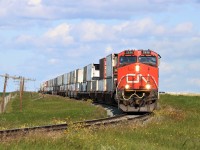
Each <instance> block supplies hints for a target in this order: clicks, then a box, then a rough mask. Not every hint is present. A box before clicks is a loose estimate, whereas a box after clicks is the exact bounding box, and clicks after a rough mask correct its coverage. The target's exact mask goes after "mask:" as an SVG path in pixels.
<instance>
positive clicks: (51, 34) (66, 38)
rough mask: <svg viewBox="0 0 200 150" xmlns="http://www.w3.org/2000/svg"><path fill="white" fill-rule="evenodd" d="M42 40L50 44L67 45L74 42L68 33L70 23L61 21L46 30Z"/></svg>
mask: <svg viewBox="0 0 200 150" xmlns="http://www.w3.org/2000/svg"><path fill="white" fill-rule="evenodd" d="M43 41H45V42H47V43H48V44H50V45H52V44H53V45H54V44H55V45H57V44H62V45H68V44H72V43H73V42H74V39H73V37H72V36H71V35H70V25H68V24H66V23H63V24H60V25H58V26H57V27H55V28H52V29H50V30H49V31H47V32H46V33H45V34H44V36H43Z"/></svg>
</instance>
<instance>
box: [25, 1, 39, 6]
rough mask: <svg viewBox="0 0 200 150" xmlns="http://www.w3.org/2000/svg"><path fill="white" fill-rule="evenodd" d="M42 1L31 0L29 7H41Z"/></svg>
mask: <svg viewBox="0 0 200 150" xmlns="http://www.w3.org/2000/svg"><path fill="white" fill-rule="evenodd" d="M41 2H42V0H29V1H28V5H30V6H39V5H41Z"/></svg>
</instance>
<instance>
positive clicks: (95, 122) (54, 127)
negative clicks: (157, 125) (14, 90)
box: [0, 113, 150, 138]
mask: <svg viewBox="0 0 200 150" xmlns="http://www.w3.org/2000/svg"><path fill="white" fill-rule="evenodd" d="M149 116H150V113H146V114H143V115H128V114H121V115H117V116H113V117H108V118H103V119H95V120H88V121H81V122H75V123H73V125H76V124H83V127H90V126H99V125H109V124H115V123H119V122H123V121H129V120H135V121H146V120H147V119H148V118H149ZM68 126H69V125H68V124H67V123H63V124H56V125H47V126H36V127H30V128H29V127H27V128H17V129H9V130H0V138H1V137H5V136H14V135H18V134H19V135H24V134H27V133H29V132H31V131H43V132H49V131H58V130H66V129H67V127H68Z"/></svg>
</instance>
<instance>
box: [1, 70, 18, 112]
mask: <svg viewBox="0 0 200 150" xmlns="http://www.w3.org/2000/svg"><path fill="white" fill-rule="evenodd" d="M0 76H1V77H4V78H5V80H4V88H3V94H2V103H1V110H2V113H3V112H4V102H5V97H6V86H7V81H8V79H9V78H13V79H19V77H16V76H9V75H8V74H5V75H0Z"/></svg>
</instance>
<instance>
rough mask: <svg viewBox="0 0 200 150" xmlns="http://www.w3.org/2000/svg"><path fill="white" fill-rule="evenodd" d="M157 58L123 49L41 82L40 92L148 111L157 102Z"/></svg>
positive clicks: (147, 53) (131, 110)
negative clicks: (97, 61) (95, 62)
mask: <svg viewBox="0 0 200 150" xmlns="http://www.w3.org/2000/svg"><path fill="white" fill-rule="evenodd" d="M160 58H161V57H160V55H159V54H157V53H156V52H154V51H152V50H125V51H122V52H121V53H118V54H110V55H108V56H107V57H105V58H102V59H100V61H99V64H90V65H87V66H85V67H84V68H83V69H76V70H74V71H71V72H69V73H65V74H63V75H61V76H58V77H56V78H54V79H51V80H48V81H46V82H44V83H43V84H42V85H43V86H41V90H42V91H43V92H45V93H50V94H59V95H63V96H68V97H73V98H77V99H83V98H84V99H85V98H86V99H87V98H91V99H93V100H95V101H99V102H103V103H107V104H117V105H118V107H119V108H120V109H121V110H123V111H124V112H150V111H153V110H154V109H155V108H156V106H157V101H158V99H159V93H158V85H159V68H158V66H159V61H160Z"/></svg>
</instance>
